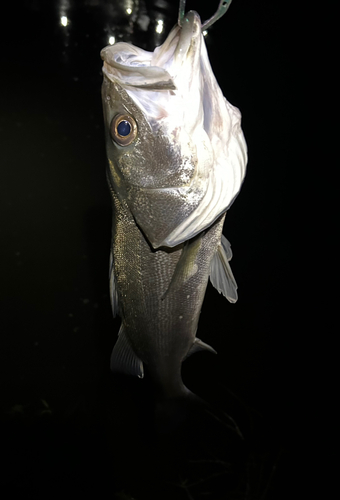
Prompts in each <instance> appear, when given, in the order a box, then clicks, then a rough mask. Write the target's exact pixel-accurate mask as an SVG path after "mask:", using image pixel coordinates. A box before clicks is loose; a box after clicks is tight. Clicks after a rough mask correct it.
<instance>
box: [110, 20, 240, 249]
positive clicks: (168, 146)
mask: <svg viewBox="0 0 340 500" xmlns="http://www.w3.org/2000/svg"><path fill="white" fill-rule="evenodd" d="M101 55H102V58H103V60H104V65H103V74H104V82H103V87H102V99H103V108H104V119H105V130H106V149H107V157H108V166H109V167H108V178H109V182H110V184H111V187H112V188H113V189H114V191H115V192H116V193H117V196H118V197H119V198H120V199H121V200H124V201H125V202H126V203H127V205H128V207H129V209H130V211H131V212H132V214H133V216H134V218H135V220H136V222H137V224H138V225H139V226H140V228H141V229H142V231H143V233H144V234H145V236H146V237H147V239H148V240H149V242H150V244H151V245H152V246H153V247H154V248H159V247H161V246H167V247H173V246H176V245H178V244H179V243H182V242H183V241H186V240H188V239H190V238H192V237H193V236H195V235H196V234H198V233H199V232H201V231H203V230H204V229H206V228H207V227H209V226H210V225H211V224H212V223H213V222H214V221H215V220H216V219H217V218H218V217H219V216H220V215H221V214H222V213H223V212H225V211H226V209H227V208H228V207H229V206H230V204H231V203H232V201H233V199H234V198H235V196H236V195H237V192H238V191H239V189H240V186H241V183H242V180H243V176H244V173H245V164H246V145H245V141H244V137H243V134H242V131H241V128H240V120H241V116H240V113H239V111H238V110H237V108H234V107H233V106H232V105H231V104H229V103H228V102H227V101H226V99H225V98H224V96H223V94H222V92H221V90H220V88H219V86H218V84H217V82H216V79H215V77H214V75H213V72H212V70H211V66H210V63H209V59H208V55H207V51H206V48H205V43H204V39H203V36H202V33H201V20H200V17H199V15H198V14H197V13H196V12H194V11H190V12H189V13H188V14H186V16H185V17H184V19H183V22H182V27H180V26H175V27H174V28H173V29H172V31H171V32H170V34H169V35H168V37H167V39H166V40H165V42H164V43H163V45H161V46H159V47H156V49H155V50H154V51H153V52H147V51H144V50H142V49H139V48H137V47H135V46H133V45H131V44H127V43H124V42H122V43H117V44H115V45H112V46H108V47H106V48H104V49H103V50H102V52H101Z"/></svg>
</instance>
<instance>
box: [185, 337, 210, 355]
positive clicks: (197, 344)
mask: <svg viewBox="0 0 340 500" xmlns="http://www.w3.org/2000/svg"><path fill="white" fill-rule="evenodd" d="M199 351H209V352H211V353H213V354H217V352H216V351H215V349H213V348H212V347H211V346H210V345H208V344H206V343H205V342H202V340H200V339H198V338H197V337H196V338H195V341H194V343H193V344H192V346H191V347H190V349H189V351H188V354H187V355H186V356H185V358H184V359H187V358H188V357H189V356H191V355H192V354H194V353H195V352H199Z"/></svg>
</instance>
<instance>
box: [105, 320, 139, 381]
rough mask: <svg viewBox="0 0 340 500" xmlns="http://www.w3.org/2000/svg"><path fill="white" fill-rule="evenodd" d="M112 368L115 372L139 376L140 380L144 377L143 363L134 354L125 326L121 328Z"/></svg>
mask: <svg viewBox="0 0 340 500" xmlns="http://www.w3.org/2000/svg"><path fill="white" fill-rule="evenodd" d="M110 367H111V370H112V371H113V372H121V373H126V374H127V375H137V377H139V378H143V377H144V368H143V362H142V361H141V360H140V359H139V358H138V357H137V356H136V354H135V353H134V351H133V349H132V347H131V344H130V341H129V339H128V338H127V336H126V334H125V331H124V325H123V324H122V325H121V327H120V330H119V333H118V339H117V342H116V343H115V345H114V348H113V351H112V354H111V363H110Z"/></svg>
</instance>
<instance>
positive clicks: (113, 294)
mask: <svg viewBox="0 0 340 500" xmlns="http://www.w3.org/2000/svg"><path fill="white" fill-rule="evenodd" d="M109 280H110V301H111V308H112V314H113V317H114V318H115V317H116V315H117V314H119V312H118V293H117V287H116V280H115V273H114V267H113V255H112V250H111V252H110V266H109Z"/></svg>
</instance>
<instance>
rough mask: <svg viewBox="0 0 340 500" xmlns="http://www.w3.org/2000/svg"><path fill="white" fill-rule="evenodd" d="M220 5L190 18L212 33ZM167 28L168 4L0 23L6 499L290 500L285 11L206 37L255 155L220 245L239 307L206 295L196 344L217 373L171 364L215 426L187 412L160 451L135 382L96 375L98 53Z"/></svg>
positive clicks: (201, 364) (100, 250) (278, 8)
mask: <svg viewBox="0 0 340 500" xmlns="http://www.w3.org/2000/svg"><path fill="white" fill-rule="evenodd" d="M215 4H216V5H215ZM217 4H218V2H217V0H216V2H202V1H198V2H194V1H192V2H190V3H189V2H188V8H194V9H195V10H197V11H198V12H199V13H200V14H201V17H202V18H208V17H210V15H211V14H212V13H213V11H214V9H215V7H216V6H217ZM127 8H132V14H130V15H128V14H127V12H126V9H127ZM63 16H65V17H67V19H68V23H67V25H66V26H63V25H62V17H63ZM176 17H177V2H171V3H170V2H166V1H161V0H158V1H156V0H155V1H151V0H150V1H142V0H141V1H140V2H133V1H132V2H128V1H125V2H123V1H116V2H115V1H103V0H84V1H82V2H81V1H72V0H70V1H67V0H65V1H59V2H57V1H56V2H43V1H40V0H27V1H22V2H21V3H15V4H11V7H9V6H3V7H2V19H3V25H6V26H7V31H6V30H3V32H2V36H3V37H4V40H3V42H2V44H1V54H2V56H1V78H0V88H1V92H0V102H1V113H0V138H1V148H0V164H1V181H0V191H1V198H0V203H1V212H0V217H1V268H2V269H1V309H2V312H1V319H0V328H1V339H0V342H1V351H0V370H1V398H0V405H1V416H2V425H1V453H2V455H3V460H4V462H2V463H3V465H2V467H1V475H2V479H1V483H0V484H1V486H0V488H1V493H2V494H3V496H2V498H12V496H13V495H14V496H15V495H18V494H22V495H25V497H26V498H32V499H40V498H46V497H49V498H54V497H55V498H57V497H58V498H59V497H60V496H61V495H65V494H67V495H71V494H77V495H80V494H85V493H86V494H89V493H90V494H91V495H97V497H98V498H101V497H103V496H104V494H105V495H106V494H107V491H109V492H110V493H111V496H112V498H117V499H132V498H134V499H135V500H139V499H142V498H150V499H152V498H157V499H158V498H159V499H161V498H162V499H163V498H164V499H168V498H169V499H181V498H183V499H196V498H214V499H215V498H216V499H230V500H236V499H242V500H243V499H256V500H257V499H259V500H260V499H261V500H262V499H266V500H279V499H281V498H298V497H295V496H294V494H293V489H292V488H293V484H294V481H295V478H296V477H297V476H298V473H297V470H298V464H299V462H300V460H303V457H301V450H300V449H299V447H298V440H297V437H296V428H297V427H298V426H299V418H300V412H301V404H300V394H301V393H302V391H303V383H302V381H301V380H303V377H300V376H299V372H298V366H299V359H300V355H301V350H300V348H301V346H302V344H303V342H304V340H305V336H306V333H305V331H306V330H305V326H304V323H303V322H302V315H300V314H299V312H300V307H301V306H300V302H299V296H300V294H301V293H303V289H304V287H306V281H305V275H304V271H302V269H303V256H302V255H300V251H299V241H300V240H301V238H303V235H304V231H305V226H306V224H305V219H304V218H303V216H302V215H301V212H300V201H299V200H300V198H299V193H300V192H301V186H302V184H303V182H302V181H303V176H304V172H303V171H301V169H300V167H301V162H300V157H299V154H300V153H299V148H298V142H299V141H298V136H299V124H298V122H297V120H296V119H295V118H294V119H292V110H294V109H295V110H296V109H298V103H299V97H300V95H301V89H299V82H298V81H297V79H296V68H295V66H294V63H293V61H294V58H293V56H292V54H293V51H292V49H293V45H294V39H293V38H292V37H293V36H294V23H293V22H292V21H290V20H289V16H288V15H287V12H286V10H285V5H283V4H282V5H279V4H277V3H276V2H271V1H269V0H268V1H267V0H266V1H263V2H261V3H259V2H254V1H251V0H234V1H233V4H232V6H231V8H230V10H229V11H228V13H227V15H226V16H225V17H224V18H223V19H221V20H220V21H219V22H218V23H217V24H216V25H215V26H214V28H212V29H211V30H210V32H209V34H208V37H207V38H206V42H207V46H208V51H209V54H210V59H211V63H212V67H213V69H214V72H215V75H216V77H217V80H218V81H219V83H220V85H221V88H222V90H223V92H224V94H225V95H226V97H227V98H228V100H229V101H230V102H231V103H232V104H234V105H236V106H237V107H239V108H240V109H241V111H242V115H243V122H242V123H243V130H244V133H245V136H246V140H247V143H248V147H249V165H248V173H247V177H246V181H245V183H244V186H243V188H242V191H241V194H240V196H239V198H238V199H237V201H236V202H235V204H234V205H233V207H232V209H231V210H230V212H229V213H228V215H227V218H226V224H225V229H224V233H225V234H226V236H227V237H228V239H229V240H230V241H231V244H232V248H233V252H234V258H233V261H232V267H233V271H234V274H235V277H236V279H237V282H238V286H239V301H238V303H237V304H236V305H231V304H229V303H227V302H226V301H225V299H224V298H223V297H221V296H219V295H218V294H217V292H216V291H215V290H214V289H213V288H212V287H211V286H210V285H209V287H208V290H207V295H206V300H205V302H204V306H203V310H202V314H201V319H200V325H199V333H198V336H199V337H200V338H202V339H203V340H204V341H206V342H208V343H209V344H211V345H212V346H213V347H214V348H215V349H216V350H217V351H218V356H216V357H215V356H212V355H210V354H205V353H204V354H196V355H195V356H193V357H192V358H190V359H188V360H187V361H186V362H185V363H184V365H183V378H184V381H185V383H186V385H187V386H188V387H189V388H190V389H191V390H193V391H194V392H195V393H196V394H198V395H200V396H201V397H202V398H204V399H205V400H206V401H209V402H210V403H211V411H209V412H206V411H202V410H198V411H197V412H195V411H192V410H190V412H189V414H188V416H187V420H186V421H185V422H184V424H182V426H181V427H180V428H179V429H178V432H172V433H171V434H170V435H162V436H159V435H157V433H156V427H155V425H154V420H153V410H152V408H153V406H152V405H153V403H152V392H151V389H150V387H149V385H148V381H147V380H143V381H140V380H130V379H126V378H125V377H119V376H116V377H114V376H112V375H111V374H110V372H109V357H110V352H111V349H112V346H113V344H114V341H115V338H116V336H117V333H118V329H119V320H117V319H116V320H113V319H112V316H111V311H110V304H109V297H108V279H107V277H108V255H109V244H110V223H111V208H110V198H109V193H108V189H107V186H106V180H105V164H106V157H105V150H104V133H103V120H102V109H101V97H100V86H101V81H102V75H101V64H102V62H101V59H100V56H99V52H100V49H101V48H102V47H103V46H105V45H107V44H108V41H109V38H110V37H112V36H115V37H116V40H125V41H131V42H133V43H135V44H136V45H140V46H142V47H143V48H145V49H147V50H153V48H154V46H155V45H157V44H160V43H161V42H162V41H163V40H164V38H165V37H166V34H167V33H168V31H169V30H170V29H171V27H172V26H173V25H174V24H175V22H176ZM157 19H163V21H164V31H163V33H161V34H157V33H156V31H155V27H156V26H157V23H156V20H157ZM63 22H64V21H63ZM64 24H65V22H64ZM6 33H7V34H6ZM230 418H231V419H232V420H231V419H230Z"/></svg>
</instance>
